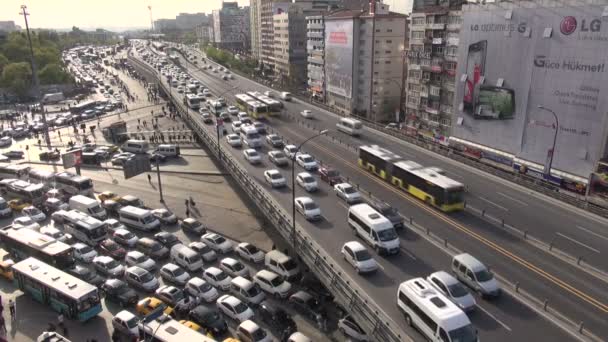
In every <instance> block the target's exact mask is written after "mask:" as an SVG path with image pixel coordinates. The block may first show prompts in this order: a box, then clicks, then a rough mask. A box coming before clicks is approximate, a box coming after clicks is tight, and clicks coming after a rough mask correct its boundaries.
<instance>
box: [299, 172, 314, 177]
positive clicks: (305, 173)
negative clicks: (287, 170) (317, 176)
mask: <svg viewBox="0 0 608 342" xmlns="http://www.w3.org/2000/svg"><path fill="white" fill-rule="evenodd" d="M298 176H302V177H312V175H311V174H310V173H308V172H300V173H298Z"/></svg>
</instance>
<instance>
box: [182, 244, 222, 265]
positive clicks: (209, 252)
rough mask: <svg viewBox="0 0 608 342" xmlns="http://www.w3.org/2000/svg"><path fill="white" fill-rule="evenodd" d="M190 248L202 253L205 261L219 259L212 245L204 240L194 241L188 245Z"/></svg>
mask: <svg viewBox="0 0 608 342" xmlns="http://www.w3.org/2000/svg"><path fill="white" fill-rule="evenodd" d="M188 247H190V249H192V250H194V251H195V252H196V253H198V254H200V255H201V257H202V258H203V260H204V261H206V262H211V261H214V260H216V259H217V254H216V253H215V251H214V250H213V249H211V247H209V246H207V245H206V244H205V243H204V242H201V241H194V242H190V244H189V245H188Z"/></svg>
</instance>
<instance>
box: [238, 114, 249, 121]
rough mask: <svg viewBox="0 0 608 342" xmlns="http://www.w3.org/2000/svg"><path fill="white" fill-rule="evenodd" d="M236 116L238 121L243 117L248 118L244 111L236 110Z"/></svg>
mask: <svg viewBox="0 0 608 342" xmlns="http://www.w3.org/2000/svg"><path fill="white" fill-rule="evenodd" d="M237 117H238V118H239V120H240V121H243V119H249V115H247V113H246V112H238V114H237Z"/></svg>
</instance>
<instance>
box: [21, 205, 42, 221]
mask: <svg viewBox="0 0 608 342" xmlns="http://www.w3.org/2000/svg"><path fill="white" fill-rule="evenodd" d="M21 212H22V213H23V215H25V216H28V217H29V218H31V219H32V220H34V221H35V222H41V221H44V220H45V219H46V215H45V214H44V213H43V212H42V210H40V209H38V208H36V207H34V206H29V207H25V208H23V210H22V211H21Z"/></svg>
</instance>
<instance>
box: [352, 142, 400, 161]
mask: <svg viewBox="0 0 608 342" xmlns="http://www.w3.org/2000/svg"><path fill="white" fill-rule="evenodd" d="M359 149H360V150H363V151H365V152H367V153H369V154H371V155H374V156H376V157H378V158H380V159H383V160H392V161H395V160H398V159H401V157H400V156H399V155H397V154H395V153H393V152H391V151H389V150H387V149H385V148H384V147H380V146H378V145H364V146H359Z"/></svg>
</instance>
